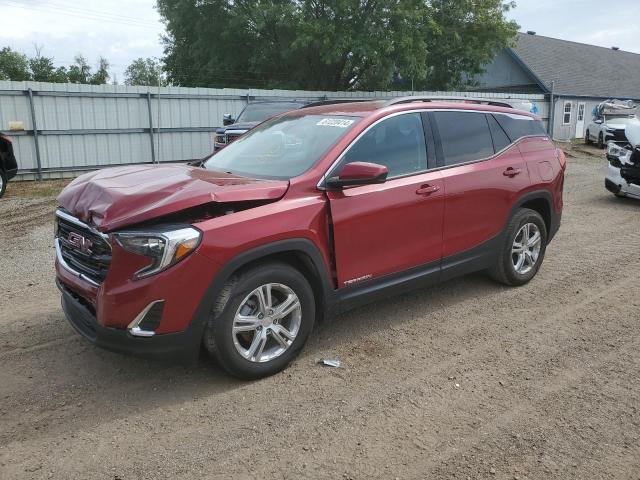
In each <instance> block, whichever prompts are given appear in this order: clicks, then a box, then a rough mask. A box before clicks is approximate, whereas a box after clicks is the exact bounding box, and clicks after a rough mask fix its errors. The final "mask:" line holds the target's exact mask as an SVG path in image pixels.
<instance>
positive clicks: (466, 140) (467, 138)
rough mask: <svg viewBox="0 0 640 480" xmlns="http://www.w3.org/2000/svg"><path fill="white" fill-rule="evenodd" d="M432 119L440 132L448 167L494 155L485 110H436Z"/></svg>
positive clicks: (445, 162) (445, 163)
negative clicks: (477, 111)
mask: <svg viewBox="0 0 640 480" xmlns="http://www.w3.org/2000/svg"><path fill="white" fill-rule="evenodd" d="M433 118H434V119H435V123H436V126H437V129H438V133H439V134H440V141H441V143H442V154H443V156H444V165H445V166H450V165H458V164H461V163H467V162H472V161H475V160H482V159H484V158H488V157H491V156H492V155H493V154H494V151H493V142H492V140H491V133H490V131H489V124H488V122H487V119H486V117H485V114H484V113H476V112H463V111H459V112H455V111H451V112H434V113H433Z"/></svg>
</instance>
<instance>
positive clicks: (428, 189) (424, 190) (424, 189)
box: [416, 185, 440, 196]
mask: <svg viewBox="0 0 640 480" xmlns="http://www.w3.org/2000/svg"><path fill="white" fill-rule="evenodd" d="M438 190H440V187H439V186H437V185H423V186H421V187H420V188H419V189H417V190H416V195H425V196H428V195H431V194H432V193H436V192H437V191H438Z"/></svg>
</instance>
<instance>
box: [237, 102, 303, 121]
mask: <svg viewBox="0 0 640 480" xmlns="http://www.w3.org/2000/svg"><path fill="white" fill-rule="evenodd" d="M298 108H300V104H299V103H288V102H278V103H250V104H249V105H247V106H246V107H244V110H242V112H241V113H240V115H239V116H238V118H237V120H236V123H241V122H264V121H265V120H267V119H268V118H271V117H273V116H275V115H279V114H281V113H284V112H288V111H289V110H297V109H298Z"/></svg>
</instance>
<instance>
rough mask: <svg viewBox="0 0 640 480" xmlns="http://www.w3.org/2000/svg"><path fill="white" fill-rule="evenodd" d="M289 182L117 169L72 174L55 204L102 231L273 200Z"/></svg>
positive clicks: (160, 168)
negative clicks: (217, 205)
mask: <svg viewBox="0 0 640 480" xmlns="http://www.w3.org/2000/svg"><path fill="white" fill-rule="evenodd" d="M288 188H289V182H288V181H281V180H277V181H276V180H257V179H251V178H244V177H238V176H235V175H230V174H227V173H222V172H214V171H210V170H205V169H203V168H194V167H189V166H186V165H176V164H173V165H171V164H168V165H139V166H131V167H116V168H108V169H104V170H98V171H97V172H91V173H87V174H85V175H82V176H80V177H78V178H76V179H75V180H74V181H73V182H71V183H70V184H69V185H68V186H67V187H66V188H65V189H64V190H63V191H62V193H61V194H60V195H59V196H58V203H59V204H60V206H61V207H63V208H64V209H65V210H67V211H68V212H69V213H71V214H72V215H74V216H75V217H77V218H79V219H80V220H82V221H83V222H86V223H89V224H93V225H95V227H96V228H97V229H98V230H99V231H101V232H107V231H111V230H115V229H118V228H121V227H124V226H126V225H132V224H135V223H139V222H142V221H145V220H150V219H152V218H156V217H160V216H163V215H167V214H169V213H173V212H177V211H180V210H184V209H186V208H190V207H195V206H198V205H203V204H206V203H209V202H238V201H247V200H277V199H278V198H280V197H282V196H283V195H284V194H285V192H286V191H287V189H288Z"/></svg>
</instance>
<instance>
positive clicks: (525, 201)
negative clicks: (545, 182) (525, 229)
mask: <svg viewBox="0 0 640 480" xmlns="http://www.w3.org/2000/svg"><path fill="white" fill-rule="evenodd" d="M552 205H553V196H552V195H551V193H550V192H549V191H547V190H537V191H535V192H529V193H527V194H525V195H523V196H522V197H520V198H519V199H518V201H517V202H516V204H515V206H514V207H513V209H512V211H511V215H510V216H509V218H511V217H512V216H513V215H514V214H515V213H516V212H517V211H518V209H520V208H529V209H531V210H533V211H535V212H538V213H539V214H540V216H541V217H542V219H543V220H544V224H545V227H546V228H547V236H548V238H547V243H548V242H549V241H550V240H551V236H552V234H553V232H552V231H553V227H554V225H553V206H552Z"/></svg>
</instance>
